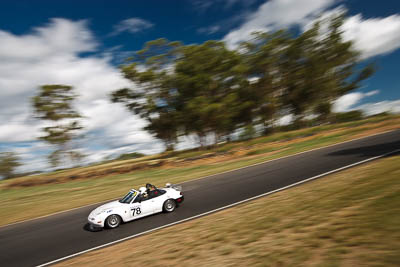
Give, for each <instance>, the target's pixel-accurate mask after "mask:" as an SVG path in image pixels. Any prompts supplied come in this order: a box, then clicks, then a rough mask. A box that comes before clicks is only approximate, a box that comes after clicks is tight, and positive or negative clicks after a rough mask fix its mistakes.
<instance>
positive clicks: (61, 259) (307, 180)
mask: <svg viewBox="0 0 400 267" xmlns="http://www.w3.org/2000/svg"><path fill="white" fill-rule="evenodd" d="M396 152H400V149H396V150H393V151H391V152H388V153H385V154H382V155H379V156H376V157H372V158H368V159H365V160H362V161H358V162H355V163H352V164H349V165H346V166H344V167H340V168H338V169H334V170H331V171H328V172H325V173H321V174H318V175H316V176H313V177H310V178H307V179H305V180H302V181H299V182H296V183H293V184H290V185H287V186H284V187H281V188H278V189H275V190H272V191H269V192H266V193H263V194H261V195H257V196H254V197H251V198H247V199H244V200H241V201H238V202H235V203H232V204H229V205H226V206H223V207H221V208H217V209H214V210H210V211H207V212H204V213H201V214H198V215H195V216H192V217H189V218H186V219H183V220H180V221H176V222H173V223H169V224H166V225H163V226H160V227H156V228H153V229H150V230H147V231H144V232H141V233H138V234H134V235H131V236H127V237H124V238H121V239H118V240H115V241H112V242H109V243H106V244H103V245H100V246H97V247H93V248H90V249H87V250H83V251H80V252H77V253H74V254H71V255H68V256H65V257H62V258H59V259H56V260H53V261H50V262H47V263H44V264H41V265H37V267H43V266H48V265H51V264H54V263H57V262H60V261H63V260H67V259H70V258H73V257H75V256H79V255H81V254H84V253H87V252H90V251H93V250H97V249H100V248H104V247H107V246H110V245H114V244H117V243H120V242H123V241H125V240H128V239H132V238H135V237H138V236H141V235H145V234H147V233H151V232H154V231H157V230H160V229H163V228H166V227H169V226H173V225H176V224H180V223H183V222H186V221H190V220H193V219H196V218H199V217H202V216H205V215H208V214H211V213H214V212H217V211H220V210H224V209H227V208H230V207H233V206H236V205H239V204H242V203H244V202H248V201H251V200H254V199H257V198H260V197H264V196H268V195H271V194H273V193H276V192H279V191H283V190H285V189H288V188H291V187H294V186H297V185H300V184H303V183H306V182H309V181H312V180H315V179H318V178H320V177H323V176H326V175H329V174H332V173H335V172H338V171H342V170H345V169H348V168H351V167H354V166H357V165H360V164H363V163H366V162H369V161H372V160H376V159H379V158H382V157H385V156H388V155H390V154H394V153H396Z"/></svg>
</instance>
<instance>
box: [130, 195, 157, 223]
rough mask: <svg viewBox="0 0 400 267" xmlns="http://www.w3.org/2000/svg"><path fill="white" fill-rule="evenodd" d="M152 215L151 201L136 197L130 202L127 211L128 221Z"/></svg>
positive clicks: (139, 196)
mask: <svg viewBox="0 0 400 267" xmlns="http://www.w3.org/2000/svg"><path fill="white" fill-rule="evenodd" d="M153 213H154V207H153V203H152V201H151V199H144V198H142V197H141V195H138V196H137V197H136V198H135V199H134V200H133V202H132V204H131V206H130V211H129V217H130V219H129V220H135V219H138V218H141V217H144V216H147V215H151V214H153Z"/></svg>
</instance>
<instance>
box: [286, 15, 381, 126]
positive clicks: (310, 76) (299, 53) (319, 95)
mask: <svg viewBox="0 0 400 267" xmlns="http://www.w3.org/2000/svg"><path fill="white" fill-rule="evenodd" d="M343 20H344V16H343V15H340V16H336V17H332V18H330V19H329V20H328V21H325V22H323V23H326V24H327V25H328V29H327V32H325V33H324V34H323V35H321V29H320V24H321V23H322V22H317V23H315V24H314V26H313V27H312V28H311V29H309V30H308V31H306V32H304V33H303V34H301V35H300V36H298V37H297V38H295V39H293V41H292V42H291V44H290V45H289V46H288V48H287V49H286V51H285V61H284V64H283V66H284V69H285V70H286V72H285V79H284V81H285V82H286V86H285V103H286V104H287V105H288V107H289V108H290V109H291V110H292V112H293V113H294V115H295V116H296V119H297V120H298V121H301V120H302V119H303V118H304V116H305V115H306V114H307V112H309V113H313V114H317V115H319V118H320V119H321V120H322V121H327V120H328V118H329V115H330V113H331V103H332V102H333V101H334V100H335V99H336V98H338V97H340V96H341V95H343V94H346V93H348V92H349V91H352V90H354V89H356V88H358V87H359V86H360V83H361V81H363V80H364V79H366V78H368V77H369V76H370V75H372V73H373V72H374V68H373V66H372V65H368V66H366V67H364V68H359V66H358V63H359V60H360V57H359V52H357V51H356V50H354V46H353V43H352V42H351V41H345V40H344V39H343V37H342V35H343V31H342V30H341V27H342V24H343Z"/></svg>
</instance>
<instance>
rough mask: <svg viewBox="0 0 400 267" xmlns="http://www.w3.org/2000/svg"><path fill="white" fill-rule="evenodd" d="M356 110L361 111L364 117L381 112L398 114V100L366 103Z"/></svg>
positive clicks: (399, 109) (399, 104)
mask: <svg viewBox="0 0 400 267" xmlns="http://www.w3.org/2000/svg"><path fill="white" fill-rule="evenodd" d="M356 109H361V110H362V111H364V113H365V114H366V115H374V114H378V113H382V112H390V113H400V100H394V101H381V102H377V103H366V104H363V105H361V106H358V107H356Z"/></svg>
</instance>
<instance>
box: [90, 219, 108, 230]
mask: <svg viewBox="0 0 400 267" xmlns="http://www.w3.org/2000/svg"><path fill="white" fill-rule="evenodd" d="M88 223H89V224H90V225H91V226H93V227H101V228H103V227H104V221H103V220H100V219H96V218H95V217H89V218H88Z"/></svg>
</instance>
